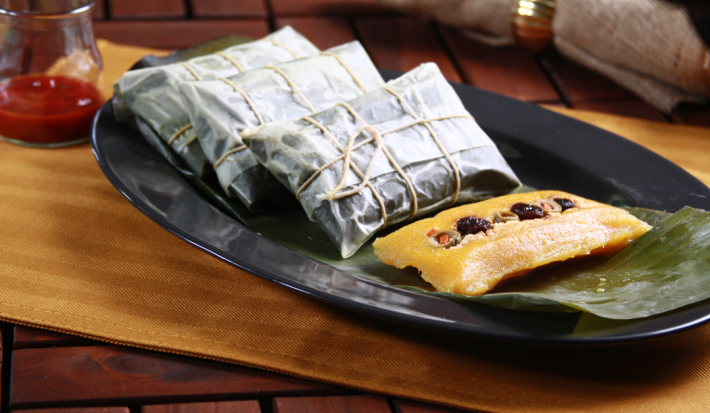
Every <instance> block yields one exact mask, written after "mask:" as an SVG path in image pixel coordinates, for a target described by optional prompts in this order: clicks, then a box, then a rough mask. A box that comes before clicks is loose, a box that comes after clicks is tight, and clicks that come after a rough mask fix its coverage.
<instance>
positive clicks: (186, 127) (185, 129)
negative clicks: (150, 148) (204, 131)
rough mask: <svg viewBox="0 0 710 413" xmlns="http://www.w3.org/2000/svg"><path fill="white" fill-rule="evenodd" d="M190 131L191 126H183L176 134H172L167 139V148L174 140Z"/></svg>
mask: <svg viewBox="0 0 710 413" xmlns="http://www.w3.org/2000/svg"><path fill="white" fill-rule="evenodd" d="M189 129H192V124H190V125H185V126H183V127H182V128H180V129H178V130H177V132H175V133H173V136H171V137H170V139H168V146H170V145H172V144H173V142H175V139H177V138H178V137H179V136H180V135H182V134H183V133H185V131H187V130H189Z"/></svg>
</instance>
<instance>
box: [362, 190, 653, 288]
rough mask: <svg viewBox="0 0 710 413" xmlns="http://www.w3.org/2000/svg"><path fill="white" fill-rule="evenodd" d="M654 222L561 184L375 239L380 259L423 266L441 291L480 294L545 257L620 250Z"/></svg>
mask: <svg viewBox="0 0 710 413" xmlns="http://www.w3.org/2000/svg"><path fill="white" fill-rule="evenodd" d="M649 229H651V226H649V225H648V224H646V223H645V222H643V221H640V220H639V219H637V218H636V217H634V216H633V215H631V214H629V213H628V212H626V211H624V210H622V209H619V208H615V207H612V206H609V205H605V204H601V203H599V202H595V201H591V200H588V199H585V198H582V197H579V196H576V195H572V194H568V193H565V192H561V191H537V192H531V193H526V194H513V195H506V196H502V197H498V198H493V199H489V200H486V201H483V202H478V203H475V204H469V205H464V206H461V207H458V208H453V209H450V210H447V211H444V212H442V213H440V214H438V215H436V216H435V217H433V218H428V219H423V220H420V221H417V222H415V223H413V224H410V225H408V226H406V227H404V228H402V229H400V230H398V231H396V232H393V233H392V234H390V235H388V236H386V237H384V238H378V239H377V240H375V242H374V243H373V246H374V247H375V255H377V257H378V258H379V259H380V261H382V262H383V263H385V264H388V265H393V266H395V267H397V268H405V267H407V266H413V267H416V268H417V269H418V270H419V271H420V272H421V276H422V278H423V279H424V280H426V281H427V282H429V283H431V284H432V285H433V286H434V288H436V289H437V290H438V291H442V292H449V293H456V294H465V295H479V294H483V293H485V292H486V291H488V290H490V289H491V288H493V287H494V286H495V285H496V284H498V282H500V281H501V280H504V279H506V278H512V277H517V276H521V275H524V274H526V273H527V272H529V271H531V270H533V269H535V268H537V267H539V266H541V265H545V264H549V263H551V262H556V261H564V260H567V259H569V258H574V257H578V256H582V255H589V254H597V253H607V254H613V253H615V252H617V251H619V250H621V249H622V248H624V247H625V246H627V245H628V244H630V243H631V242H632V241H633V240H635V239H636V238H638V237H640V236H641V235H643V234H644V233H646V232H647V231H648V230H649ZM474 232H475V233H474Z"/></svg>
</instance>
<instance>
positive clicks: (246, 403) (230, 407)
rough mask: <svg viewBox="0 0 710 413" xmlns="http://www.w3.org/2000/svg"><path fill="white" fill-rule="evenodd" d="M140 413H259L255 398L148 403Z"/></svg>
mask: <svg viewBox="0 0 710 413" xmlns="http://www.w3.org/2000/svg"><path fill="white" fill-rule="evenodd" d="M141 413H261V409H260V408H259V402H258V401H256V400H242V401H226V402H207V403H181V404H179V403H171V404H158V405H148V406H143V407H142V408H141Z"/></svg>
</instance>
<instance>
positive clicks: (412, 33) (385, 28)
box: [354, 17, 462, 82]
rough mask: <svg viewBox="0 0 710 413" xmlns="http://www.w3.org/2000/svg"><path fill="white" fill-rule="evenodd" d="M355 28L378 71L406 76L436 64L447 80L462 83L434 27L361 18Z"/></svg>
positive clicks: (416, 20) (410, 21) (411, 20)
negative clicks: (388, 70)
mask: <svg viewBox="0 0 710 413" xmlns="http://www.w3.org/2000/svg"><path fill="white" fill-rule="evenodd" d="M354 25H355V30H356V32H357V34H358V36H359V38H360V40H361V41H362V43H363V45H364V46H365V48H366V49H367V52H368V53H369V54H370V57H371V58H372V61H373V62H374V63H375V65H376V66H377V67H378V68H381V69H391V70H398V71H400V72H406V71H408V70H411V69H414V68H415V67H417V66H419V65H420V64H422V63H425V62H434V63H436V64H437V65H439V69H441V73H443V74H444V77H446V78H447V79H448V80H450V81H452V82H461V81H462V79H461V76H460V75H459V73H458V71H457V70H456V67H455V66H454V64H453V62H452V61H451V59H450V58H449V56H448V54H447V52H446V50H445V49H444V46H443V45H442V43H441V42H440V41H439V37H438V34H437V32H436V30H435V29H434V26H433V24H432V23H430V22H428V21H426V20H422V19H419V18H416V17H361V18H355V19H354Z"/></svg>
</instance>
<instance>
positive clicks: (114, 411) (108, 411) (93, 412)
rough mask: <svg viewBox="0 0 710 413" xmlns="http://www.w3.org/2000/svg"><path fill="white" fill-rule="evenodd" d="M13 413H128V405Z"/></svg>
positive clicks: (16, 412) (16, 411)
mask: <svg viewBox="0 0 710 413" xmlns="http://www.w3.org/2000/svg"><path fill="white" fill-rule="evenodd" d="M13 413H130V409H129V408H128V407H65V408H49V409H27V410H21V411H20V410H13Z"/></svg>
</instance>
